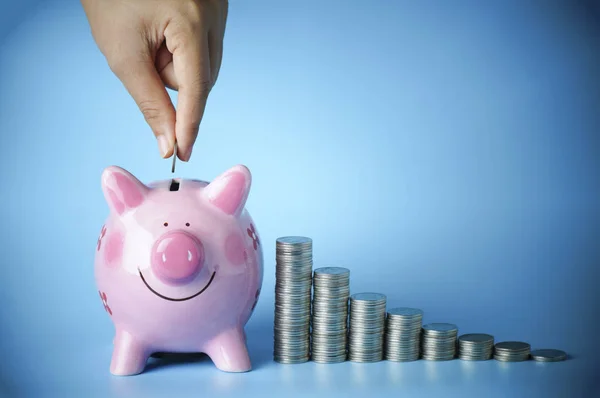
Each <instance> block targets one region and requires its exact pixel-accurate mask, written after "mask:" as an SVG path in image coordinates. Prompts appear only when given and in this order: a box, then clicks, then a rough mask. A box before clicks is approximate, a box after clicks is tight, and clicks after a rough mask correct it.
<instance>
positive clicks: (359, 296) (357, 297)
mask: <svg viewBox="0 0 600 398" xmlns="http://www.w3.org/2000/svg"><path fill="white" fill-rule="evenodd" d="M351 299H352V300H354V301H375V302H380V301H382V300H386V296H385V294H381V293H356V294H354V295H352V296H351Z"/></svg>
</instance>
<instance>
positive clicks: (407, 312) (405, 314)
mask: <svg viewBox="0 0 600 398" xmlns="http://www.w3.org/2000/svg"><path fill="white" fill-rule="evenodd" d="M422 316H423V311H422V310H420V309H417V308H408V307H396V308H391V309H389V310H388V317H402V318H417V317H422Z"/></svg>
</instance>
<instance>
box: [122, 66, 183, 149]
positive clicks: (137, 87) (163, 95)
mask: <svg viewBox="0 0 600 398" xmlns="http://www.w3.org/2000/svg"><path fill="white" fill-rule="evenodd" d="M111 69H112V70H113V72H114V73H115V75H117V77H118V78H119V80H121V82H122V83H123V85H124V86H125V88H126V89H127V91H128V92H129V94H130V95H131V96H132V97H133V99H134V101H135V102H136V104H137V106H138V107H139V108H140V111H141V112H142V114H143V115H144V119H146V122H147V123H148V125H149V126H150V128H151V129H152V132H153V133H154V136H155V137H156V139H157V141H158V148H159V151H160V154H161V156H162V157H163V158H167V157H170V156H171V155H172V154H173V146H174V142H175V109H174V107H173V103H172V102H171V98H170V97H169V94H168V93H167V90H166V88H165V85H164V83H163V82H162V80H161V78H160V76H159V74H158V72H157V70H156V67H155V66H154V62H153V60H152V58H151V57H150V55H139V56H136V57H133V58H131V57H129V59H124V60H122V61H121V62H119V63H117V65H116V66H111Z"/></svg>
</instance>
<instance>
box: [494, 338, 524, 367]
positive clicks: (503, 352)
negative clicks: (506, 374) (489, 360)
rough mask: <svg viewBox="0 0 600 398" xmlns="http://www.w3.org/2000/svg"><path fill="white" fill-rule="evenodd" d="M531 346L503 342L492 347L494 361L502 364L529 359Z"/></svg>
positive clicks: (514, 342) (521, 343) (515, 342)
mask: <svg viewBox="0 0 600 398" xmlns="http://www.w3.org/2000/svg"><path fill="white" fill-rule="evenodd" d="M530 350H531V346H530V345H529V344H527V343H523V342H520V341H504V342H502V343H498V344H496V346H495V347H494V359H495V360H498V361H503V362H521V361H526V360H528V359H529V354H530Z"/></svg>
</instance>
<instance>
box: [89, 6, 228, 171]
mask: <svg viewBox="0 0 600 398" xmlns="http://www.w3.org/2000/svg"><path fill="white" fill-rule="evenodd" d="M81 3H82V5H83V8H84V10H85V13H86V15H87V18H88V20H89V23H90V26H91V30H92V35H93V36H94V40H95V41H96V44H97V45H98V47H99V48H100V51H101V52H102V54H104V56H105V57H106V60H107V62H108V65H109V66H110V68H111V70H112V71H113V72H114V73H115V75H117V77H118V78H119V79H120V80H121V82H122V83H123V85H124V86H125V87H126V89H127V91H128V92H129V93H130V94H131V96H132V97H133V99H134V100H135V102H136V103H137V105H138V107H139V108H140V110H141V111H142V113H143V115H144V118H145V119H146V121H147V123H148V124H149V125H150V127H151V129H152V131H153V132H154V135H155V137H156V139H157V141H158V146H159V150H160V153H161V156H162V157H163V158H166V157H170V156H171V155H172V154H173V145H174V143H175V138H177V153H178V157H179V159H181V160H183V161H188V160H189V159H190V156H191V153H192V147H193V145H194V143H195V142H196V137H197V136H198V129H199V126H200V121H201V120H202V116H203V114H204V108H205V106H206V101H207V98H208V94H209V92H210V90H211V89H212V87H213V86H214V84H215V82H216V80H217V77H218V75H219V69H220V68H221V59H222V54H223V36H224V34H225V24H226V21H227V10H228V2H227V0H81ZM165 86H166V87H169V88H171V89H173V90H177V91H178V92H179V94H178V99H177V117H176V115H175V108H174V107H173V104H172V102H171V99H170V98H169V95H168V93H167V90H166V88H165Z"/></svg>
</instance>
